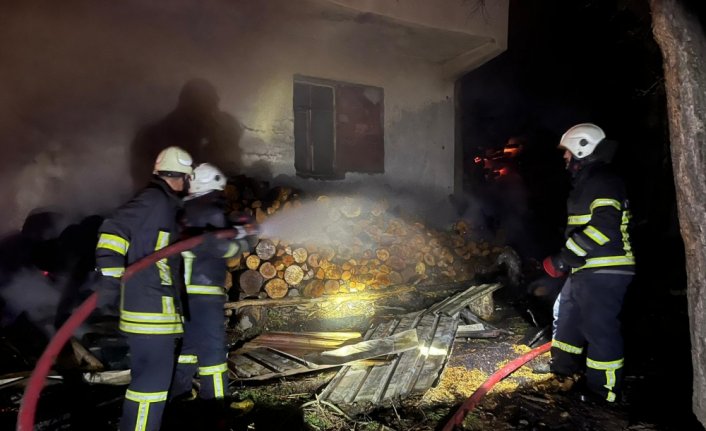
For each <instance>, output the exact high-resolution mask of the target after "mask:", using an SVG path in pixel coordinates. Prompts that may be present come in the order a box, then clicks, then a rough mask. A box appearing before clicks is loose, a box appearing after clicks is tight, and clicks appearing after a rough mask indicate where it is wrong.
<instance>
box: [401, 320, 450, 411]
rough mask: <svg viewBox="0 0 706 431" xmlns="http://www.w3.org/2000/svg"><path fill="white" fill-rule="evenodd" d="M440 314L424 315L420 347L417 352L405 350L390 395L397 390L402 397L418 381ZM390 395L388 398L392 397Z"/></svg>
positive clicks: (420, 325)
mask: <svg viewBox="0 0 706 431" xmlns="http://www.w3.org/2000/svg"><path fill="white" fill-rule="evenodd" d="M439 319H441V317H440V316H438V315H434V314H426V315H424V316H423V317H422V319H421V321H420V322H419V325H418V326H417V335H418V336H419V349H417V351H416V352H405V353H404V354H403V357H402V358H401V359H400V364H399V367H400V376H399V377H398V382H397V383H396V386H395V387H390V388H389V389H388V390H389V391H390V397H392V392H393V391H396V392H397V395H398V396H400V397H402V396H405V395H407V394H409V393H410V392H411V391H412V389H413V388H414V384H415V383H416V382H417V378H418V377H419V373H420V372H421V370H422V367H423V365H424V360H425V359H426V357H424V356H423V355H422V352H423V351H425V350H426V349H427V348H428V347H429V346H430V345H431V342H432V340H433V339H434V334H435V333H436V327H437V325H438V323H439ZM390 397H388V398H390Z"/></svg>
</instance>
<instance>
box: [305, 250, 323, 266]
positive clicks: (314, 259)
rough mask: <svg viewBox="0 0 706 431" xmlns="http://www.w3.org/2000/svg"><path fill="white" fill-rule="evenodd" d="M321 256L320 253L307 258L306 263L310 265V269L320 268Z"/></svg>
mask: <svg viewBox="0 0 706 431" xmlns="http://www.w3.org/2000/svg"><path fill="white" fill-rule="evenodd" d="M319 259H320V257H319V254H318V253H312V254H310V255H309V257H307V259H306V263H307V264H308V265H309V267H310V268H318V267H319Z"/></svg>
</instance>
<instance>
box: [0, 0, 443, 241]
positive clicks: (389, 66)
mask: <svg viewBox="0 0 706 431" xmlns="http://www.w3.org/2000/svg"><path fill="white" fill-rule="evenodd" d="M294 3H296V6H294ZM322 3H327V2H322ZM320 4H321V3H318V2H313V1H312V2H309V1H304V0H302V1H297V2H290V1H286V0H269V1H267V2H262V1H259V0H241V1H238V2H226V1H220V0H210V1H197V0H173V1H170V2H160V3H155V2H142V1H138V0H132V1H122V2H94V1H88V0H86V1H78V0H68V1H64V2H61V3H57V2H52V1H27V2H17V3H16V4H12V5H10V6H7V5H6V6H3V11H2V13H1V14H0V16H2V18H0V53H1V54H0V55H2V59H1V60H2V63H3V65H7V67H5V66H3V67H2V68H0V94H2V97H1V98H0V146H1V148H2V153H3V157H2V158H0V175H1V176H0V199H2V201H3V202H6V206H5V208H6V210H5V213H6V217H3V220H2V228H3V229H1V230H0V231H4V230H6V228H9V227H16V226H18V224H19V223H20V222H21V220H23V219H24V216H25V215H26V213H27V212H28V211H29V210H30V209H32V208H33V207H35V206H39V205H50V204H56V205H59V206H60V207H63V208H66V207H68V210H70V211H73V212H76V213H83V214H85V213H92V212H96V211H103V210H105V209H107V208H110V207H112V206H114V205H117V204H119V203H121V202H122V201H123V200H124V199H126V198H127V197H128V194H129V186H130V181H129V178H128V174H127V172H128V169H127V162H126V156H127V148H128V146H129V144H130V142H131V141H132V140H133V138H134V135H135V133H136V131H137V130H138V128H139V127H140V126H143V125H144V124H146V123H148V122H153V121H156V120H158V119H160V118H161V117H162V116H164V115H165V114H167V113H168V112H169V111H170V110H172V109H173V108H174V107H175V106H176V101H177V97H178V93H179V90H180V88H181V86H182V84H183V83H184V82H185V81H186V80H187V79H190V78H193V77H203V78H206V79H208V80H209V81H211V82H212V83H213V84H214V85H215V87H216V88H217V90H218V92H219V95H220V97H221V108H222V109H223V110H224V111H227V112H229V113H231V114H233V115H234V116H235V117H236V118H237V120H238V121H239V122H240V123H241V124H242V126H243V127H244V133H243V136H242V139H241V142H240V146H241V148H242V151H243V161H244V162H245V164H246V165H247V166H253V165H255V164H256V165H258V166H261V165H262V162H263V161H264V162H266V165H267V167H268V169H269V171H270V172H269V173H270V174H271V175H272V176H276V175H293V174H294V162H293V160H294V153H293V148H294V146H293V113H292V79H293V75H294V74H302V75H309V76H314V77H320V78H326V79H332V80H341V81H347V82H354V83H360V84H368V85H373V86H379V87H382V88H383V89H384V91H385V170H386V172H385V174H384V176H383V179H384V180H386V181H389V182H390V183H392V184H397V185H406V186H407V187H410V188H419V187H424V188H428V189H431V190H432V191H434V192H437V193H439V194H441V195H444V194H448V193H450V192H451V190H452V187H453V153H454V151H453V138H454V136H453V121H454V115H453V100H452V98H453V88H452V87H453V84H452V83H449V82H445V81H444V80H442V79H441V78H440V71H439V66H438V65H435V64H431V63H429V62H426V61H424V60H420V59H417V58H412V57H404V56H403V57H400V56H396V55H394V53H393V52H392V51H391V50H392V49H393V47H392V45H391V44H390V41H385V40H375V39H374V34H373V33H371V32H370V31H368V30H370V29H364V30H365V31H363V32H362V33H361V28H360V24H356V23H354V22H349V21H347V20H346V19H344V18H341V17H340V16H338V15H335V14H334V15H335V16H334V18H333V19H331V16H330V14H329V15H327V18H325V19H321V13H320V8H319V6H320ZM327 7H328V6H327ZM363 177H367V176H363Z"/></svg>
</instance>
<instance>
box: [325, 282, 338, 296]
mask: <svg viewBox="0 0 706 431" xmlns="http://www.w3.org/2000/svg"><path fill="white" fill-rule="evenodd" d="M340 288H341V286H340V283H339V282H338V281H337V280H326V282H325V283H324V293H325V294H327V295H333V294H335V293H338V291H339V290H340Z"/></svg>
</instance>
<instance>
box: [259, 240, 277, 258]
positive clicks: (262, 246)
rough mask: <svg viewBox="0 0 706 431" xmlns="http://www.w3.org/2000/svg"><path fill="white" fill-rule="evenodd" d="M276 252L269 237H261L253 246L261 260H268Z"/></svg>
mask: <svg viewBox="0 0 706 431" xmlns="http://www.w3.org/2000/svg"><path fill="white" fill-rule="evenodd" d="M276 252H277V248H276V247H275V244H274V243H273V242H272V241H270V240H269V239H262V240H260V242H259V243H258V244H257V246H256V247H255V253H256V254H257V256H258V257H259V258H260V259H262V260H270V259H272V258H273V257H274V255H275V253H276Z"/></svg>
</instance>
